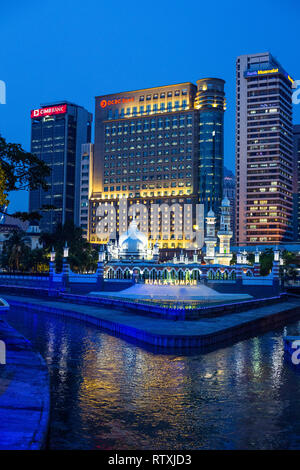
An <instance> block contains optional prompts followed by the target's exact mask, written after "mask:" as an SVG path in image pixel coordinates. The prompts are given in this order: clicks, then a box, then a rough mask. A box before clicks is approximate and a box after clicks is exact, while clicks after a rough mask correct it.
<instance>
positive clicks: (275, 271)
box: [272, 246, 280, 293]
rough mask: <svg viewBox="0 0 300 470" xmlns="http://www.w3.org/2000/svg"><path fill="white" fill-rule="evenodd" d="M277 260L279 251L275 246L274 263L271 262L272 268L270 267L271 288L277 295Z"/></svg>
mask: <svg viewBox="0 0 300 470" xmlns="http://www.w3.org/2000/svg"><path fill="white" fill-rule="evenodd" d="M279 258H280V250H279V249H278V247H277V246H276V247H275V250H274V261H273V267H272V275H273V287H274V289H275V291H276V293H278V291H279Z"/></svg>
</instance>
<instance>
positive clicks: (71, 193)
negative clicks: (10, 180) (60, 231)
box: [29, 101, 92, 232]
mask: <svg viewBox="0 0 300 470" xmlns="http://www.w3.org/2000/svg"><path fill="white" fill-rule="evenodd" d="M91 124H92V115H91V114H90V113H89V112H88V111H87V110H86V109H84V108H83V107H81V106H78V105H76V104H73V103H69V102H66V101H64V102H62V103H49V104H46V105H42V106H41V108H39V109H35V110H32V111H31V152H32V153H34V154H36V155H37V156H38V157H39V158H40V159H41V160H43V161H44V162H46V163H47V165H49V167H50V168H51V174H50V176H49V177H48V179H47V183H48V185H49V190H48V191H44V190H43V189H37V190H34V191H30V196H29V210H30V212H33V211H37V212H39V213H40V214H41V215H42V219H41V221H40V228H41V230H42V231H47V232H52V231H53V230H54V229H55V226H56V224H58V223H62V224H64V223H65V222H67V221H73V222H74V223H75V224H76V225H78V224H79V216H80V199H79V197H78V193H79V188H80V178H81V145H82V144H83V143H86V142H90V141H91ZM43 206H51V207H54V208H53V209H51V210H46V211H45V210H43V209H42V207H43Z"/></svg>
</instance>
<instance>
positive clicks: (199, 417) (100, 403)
mask: <svg viewBox="0 0 300 470" xmlns="http://www.w3.org/2000/svg"><path fill="white" fill-rule="evenodd" d="M7 320H8V322H9V323H10V324H11V325H12V326H13V327H15V328H16V329H17V330H18V331H19V332H21V333H22V334H23V335H24V336H26V337H27V338H28V339H30V340H31V342H32V344H33V346H34V348H35V349H36V350H37V351H39V352H40V353H41V354H42V356H43V357H44V358H45V360H46V362H47V364H48V367H49V372H50V377H51V395H52V396H51V406H52V411H51V423H50V434H49V443H48V445H49V447H50V448H51V449H118V450H121V449H139V450H141V449H151V450H156V449H164V450H167V449H173V450H176V449H178V450H179V449H185V450H191V449H299V448H300V374H299V373H298V372H297V371H295V370H294V368H293V366H290V365H289V363H287V362H286V360H285V359H284V357H283V343H282V335H283V334H284V333H286V334H300V322H298V323H294V324H291V325H288V326H287V327H285V328H281V329H277V330H275V331H272V332H269V333H267V334H263V335H260V336H258V337H254V338H251V339H247V340H244V341H240V342H238V343H236V344H234V345H230V346H227V347H222V348H221V349H218V350H216V351H213V352H209V353H206V354H203V353H195V354H192V355H190V356H184V355H163V354H154V353H152V352H149V351H146V350H144V349H143V348H141V347H139V346H136V345H134V344H130V343H128V342H126V341H125V340H123V339H120V338H117V337H114V336H111V335H109V334H107V333H104V332H102V331H99V329H97V328H95V327H93V326H87V325H86V324H84V323H81V322H79V321H76V320H71V319H64V318H62V319H61V318H58V317H54V316H50V315H45V314H42V313H38V314H37V313H28V312H24V311H21V310H16V309H12V310H11V311H10V312H9V313H8V314H7Z"/></svg>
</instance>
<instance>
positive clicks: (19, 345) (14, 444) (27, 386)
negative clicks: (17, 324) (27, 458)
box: [0, 313, 50, 450]
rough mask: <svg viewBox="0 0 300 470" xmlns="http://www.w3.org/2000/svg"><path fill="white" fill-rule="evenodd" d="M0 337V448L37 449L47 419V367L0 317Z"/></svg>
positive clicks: (42, 438)
mask: <svg viewBox="0 0 300 470" xmlns="http://www.w3.org/2000/svg"><path fill="white" fill-rule="evenodd" d="M1 315H2V316H3V317H7V316H9V313H6V314H1ZM0 339H1V340H2V341H4V342H5V344H6V364H5V365H0V449H1V450H38V449H41V448H42V447H43V446H44V444H45V440H46V435H47V431H48V420H49V408H50V405H49V403H50V389H49V376H48V369H47V367H46V364H45V362H44V360H43V359H42V357H41V356H40V355H39V354H38V353H35V352H34V351H33V350H32V347H31V343H30V342H29V341H28V340H27V339H26V338H24V337H23V336H21V335H20V334H19V333H18V332H17V331H16V330H14V329H13V328H11V327H10V326H9V325H8V324H7V323H6V322H5V321H3V320H2V319H0Z"/></svg>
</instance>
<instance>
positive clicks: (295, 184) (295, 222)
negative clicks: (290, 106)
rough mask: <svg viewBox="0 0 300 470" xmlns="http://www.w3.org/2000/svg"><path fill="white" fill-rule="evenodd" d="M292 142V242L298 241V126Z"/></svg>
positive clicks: (299, 144) (299, 169) (299, 158)
mask: <svg viewBox="0 0 300 470" xmlns="http://www.w3.org/2000/svg"><path fill="white" fill-rule="evenodd" d="M293 140H294V145H293V146H294V173H293V175H294V180H293V188H294V189H293V200H294V217H293V226H294V241H296V242H299V241H300V124H296V125H294V126H293Z"/></svg>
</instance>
